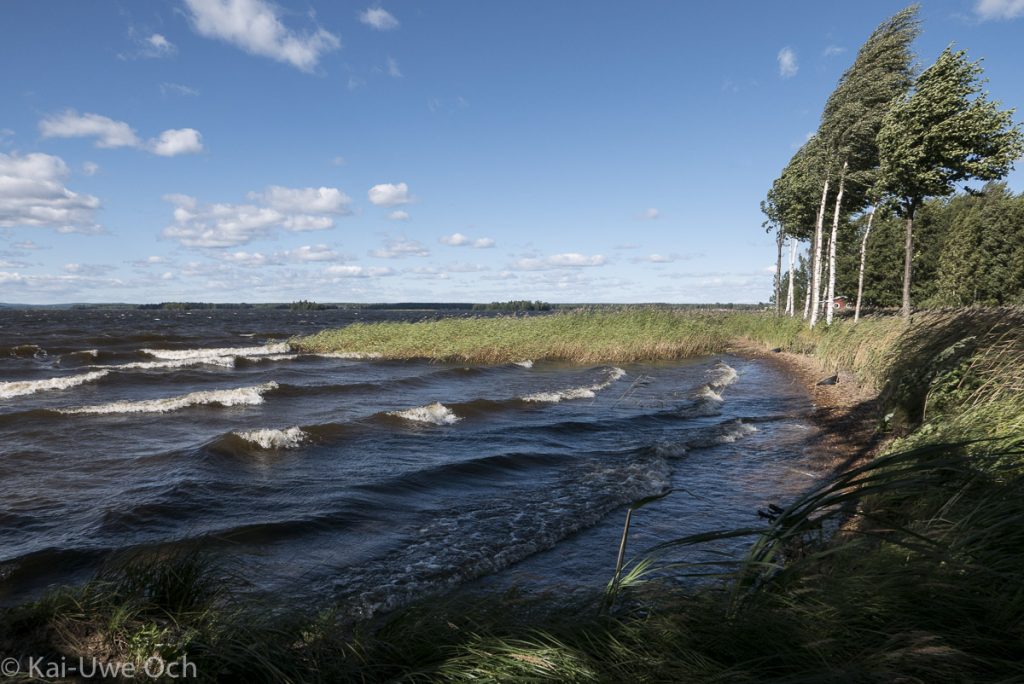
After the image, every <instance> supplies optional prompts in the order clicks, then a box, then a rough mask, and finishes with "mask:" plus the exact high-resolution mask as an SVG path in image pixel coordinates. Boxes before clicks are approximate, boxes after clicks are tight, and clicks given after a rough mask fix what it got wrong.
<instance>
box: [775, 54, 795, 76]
mask: <svg viewBox="0 0 1024 684" xmlns="http://www.w3.org/2000/svg"><path fill="white" fill-rule="evenodd" d="M777 58H778V60H779V76H781V77H782V78H793V77H794V76H796V72H798V71H800V65H799V64H798V63H797V59H796V52H795V51H794V50H793V48H791V47H784V48H782V49H781V50H779V54H778V57H777Z"/></svg>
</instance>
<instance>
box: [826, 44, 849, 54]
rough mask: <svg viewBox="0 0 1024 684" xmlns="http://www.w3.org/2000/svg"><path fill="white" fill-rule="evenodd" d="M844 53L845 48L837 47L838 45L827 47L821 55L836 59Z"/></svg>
mask: <svg viewBox="0 0 1024 684" xmlns="http://www.w3.org/2000/svg"><path fill="white" fill-rule="evenodd" d="M844 52H846V48H844V47H842V46H839V45H829V46H828V47H826V48H825V50H824V51H823V52H822V53H821V54H822V56H824V57H837V56H839V55H841V54H843V53H844Z"/></svg>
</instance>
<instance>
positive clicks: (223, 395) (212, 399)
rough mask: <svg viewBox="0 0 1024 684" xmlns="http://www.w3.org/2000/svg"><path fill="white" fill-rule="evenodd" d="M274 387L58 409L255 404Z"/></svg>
mask: <svg viewBox="0 0 1024 684" xmlns="http://www.w3.org/2000/svg"><path fill="white" fill-rule="evenodd" d="M277 388H278V384H277V383H276V382H273V381H271V382H266V383H263V384H262V385H255V386H253V387H237V388H235V389H226V390H206V391H203V392H191V393H190V394H183V395H181V396H177V397H165V398H163V399H147V400H145V401H115V402H113V403H110V404H99V405H97V406H80V407H78V408H70V409H58V411H59V412H60V413H67V414H75V413H166V412H168V411H177V410H179V409H183V408H187V407H189V406H202V405H217V406H255V405H257V404H262V403H263V395H264V393H266V392H270V391H271V390H275V389H277Z"/></svg>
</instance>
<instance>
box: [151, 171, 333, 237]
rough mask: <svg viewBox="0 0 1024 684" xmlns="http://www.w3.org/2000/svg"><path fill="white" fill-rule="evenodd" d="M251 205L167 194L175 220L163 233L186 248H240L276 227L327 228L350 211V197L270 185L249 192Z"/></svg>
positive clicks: (324, 190) (329, 191) (296, 229)
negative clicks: (262, 189)
mask: <svg viewBox="0 0 1024 684" xmlns="http://www.w3.org/2000/svg"><path fill="white" fill-rule="evenodd" d="M248 198H249V199H250V200H253V201H254V202H255V203H254V204H230V203H216V204H207V205H200V204H199V202H198V201H197V200H196V198H194V197H190V196H189V195H165V196H164V199H165V200H166V201H168V202H170V203H171V204H173V205H174V221H173V223H171V225H169V226H167V227H166V228H164V229H163V231H162V232H161V235H163V236H164V237H166V238H169V239H172V240H177V241H178V242H179V243H180V244H182V245H183V246H185V247H214V248H216V247H240V246H242V245H245V244H248V243H249V242H251V241H252V240H253V239H255V238H258V237H264V236H267V235H270V234H271V233H273V232H274V231H275V230H278V229H283V230H287V231H291V232H300V231H307V230H327V229H329V228H333V227H334V218H333V216H339V215H346V214H349V213H351V212H350V211H349V209H348V202H349V201H350V200H349V198H348V196H347V195H346V194H345V193H343V192H341V191H340V190H338V189H337V188H286V187H282V186H279V185H272V186H270V187H269V188H267V189H266V190H264V191H263V192H250V193H249V194H248Z"/></svg>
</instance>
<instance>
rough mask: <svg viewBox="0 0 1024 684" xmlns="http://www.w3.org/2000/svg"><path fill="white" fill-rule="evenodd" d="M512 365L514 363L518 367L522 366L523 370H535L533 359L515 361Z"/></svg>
mask: <svg viewBox="0 0 1024 684" xmlns="http://www.w3.org/2000/svg"><path fill="white" fill-rule="evenodd" d="M512 363H514V364H515V365H517V366H522V367H523V368H533V360H532V359H523V360H522V361H513V362H512Z"/></svg>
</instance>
